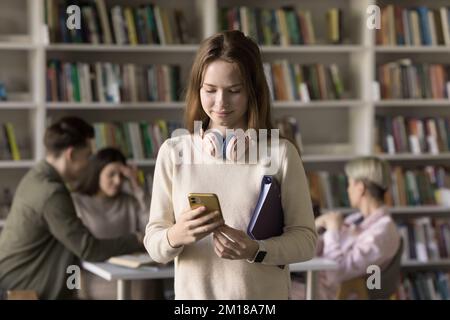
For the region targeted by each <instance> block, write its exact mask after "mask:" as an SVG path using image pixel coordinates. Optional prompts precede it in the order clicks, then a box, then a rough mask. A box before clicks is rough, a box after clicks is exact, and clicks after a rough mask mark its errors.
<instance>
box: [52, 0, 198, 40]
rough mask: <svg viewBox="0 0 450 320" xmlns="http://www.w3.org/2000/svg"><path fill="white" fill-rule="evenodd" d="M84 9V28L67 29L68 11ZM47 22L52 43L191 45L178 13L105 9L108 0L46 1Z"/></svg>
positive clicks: (149, 6) (162, 9)
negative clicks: (74, 7)
mask: <svg viewBox="0 0 450 320" xmlns="http://www.w3.org/2000/svg"><path fill="white" fill-rule="evenodd" d="M70 5H78V6H79V7H80V8H81V28H80V29H76V28H75V29H73V30H70V29H69V28H67V26H66V20H67V13H66V9H67V8H68V7H69V6H70ZM45 19H46V20H45V21H46V24H47V26H48V29H49V37H50V41H51V42H62V43H92V44H100V43H102V44H113V43H114V44H119V45H137V44H161V45H166V44H183V43H192V42H193V40H192V38H191V36H190V35H189V34H188V27H187V21H186V19H185V16H184V14H183V12H182V11H181V10H179V9H171V8H165V7H161V6H159V5H156V4H145V5H140V6H133V7H132V6H120V5H114V6H112V7H111V8H108V7H107V6H106V2H105V0H92V1H89V2H86V1H59V0H46V3H45Z"/></svg>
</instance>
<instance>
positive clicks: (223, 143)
mask: <svg viewBox="0 0 450 320" xmlns="http://www.w3.org/2000/svg"><path fill="white" fill-rule="evenodd" d="M200 134H201V137H202V149H203V151H205V152H207V153H208V154H210V155H211V156H213V157H215V158H219V159H227V160H230V161H236V160H237V159H238V150H237V148H238V142H239V139H245V140H244V145H245V149H244V150H245V152H244V154H245V153H246V152H247V150H248V147H249V144H250V141H251V140H252V139H251V137H250V135H248V134H247V133H244V135H243V136H241V135H236V134H235V133H228V132H227V134H226V136H225V137H224V136H223V135H222V132H220V130H219V129H208V130H207V132H206V133H205V132H204V131H203V129H201V130H200ZM240 157H242V155H240V156H239V158H240Z"/></svg>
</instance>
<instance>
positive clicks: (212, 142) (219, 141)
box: [203, 129, 223, 158]
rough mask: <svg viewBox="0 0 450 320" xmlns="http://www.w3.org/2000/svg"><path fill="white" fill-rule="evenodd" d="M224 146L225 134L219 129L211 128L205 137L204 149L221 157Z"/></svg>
mask: <svg viewBox="0 0 450 320" xmlns="http://www.w3.org/2000/svg"><path fill="white" fill-rule="evenodd" d="M222 148H223V136H222V133H221V132H220V131H219V130H217V129H211V130H210V132H208V133H207V134H205V135H204V137H203V150H205V151H206V152H207V153H208V154H210V155H211V156H213V157H216V158H221V157H222Z"/></svg>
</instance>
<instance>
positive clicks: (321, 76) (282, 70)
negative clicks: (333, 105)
mask: <svg viewBox="0 0 450 320" xmlns="http://www.w3.org/2000/svg"><path fill="white" fill-rule="evenodd" d="M264 72H265V75H266V78H267V82H268V84H269V90H270V92H271V96H272V99H273V100H289V101H294V100H299V101H302V102H309V101H310V100H332V99H342V98H343V97H344V95H345V93H344V85H343V81H342V78H341V74H340V71H339V67H338V66H337V65H336V64H330V65H327V66H326V65H323V64H312V65H301V64H299V63H290V62H288V61H287V60H285V59H283V60H278V61H274V62H272V63H264Z"/></svg>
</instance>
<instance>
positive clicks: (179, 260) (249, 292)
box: [144, 31, 317, 299]
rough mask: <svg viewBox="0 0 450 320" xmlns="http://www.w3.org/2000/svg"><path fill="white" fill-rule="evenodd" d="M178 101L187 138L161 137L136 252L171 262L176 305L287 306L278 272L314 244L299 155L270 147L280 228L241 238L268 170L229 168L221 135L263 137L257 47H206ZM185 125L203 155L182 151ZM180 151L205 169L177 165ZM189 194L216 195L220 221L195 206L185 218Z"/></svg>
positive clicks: (285, 272) (223, 39) (220, 38)
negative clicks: (246, 302)
mask: <svg viewBox="0 0 450 320" xmlns="http://www.w3.org/2000/svg"><path fill="white" fill-rule="evenodd" d="M186 103H187V108H186V115H185V120H186V123H185V125H186V128H187V129H188V130H189V132H190V134H185V135H181V136H178V137H174V138H171V139H168V140H167V141H166V142H165V143H164V144H163V145H162V146H161V148H160V150H159V153H158V157H157V160H156V167H155V174H154V185H153V192H152V201H151V207H150V220H149V223H148V225H147V227H146V234H145V238H144V244H145V247H146V248H147V250H148V252H149V254H150V256H151V257H152V258H153V259H154V260H156V261H158V262H161V263H167V262H169V261H171V260H174V259H175V274H176V276H175V298H176V299H288V297H289V291H290V276H289V268H288V267H284V268H280V267H279V266H280V265H287V264H290V263H294V262H299V261H305V260H309V259H311V258H312V257H313V256H314V253H315V245H316V238H317V237H316V232H315V226H314V219H313V213H312V208H311V198H310V195H309V190H308V186H307V182H306V176H305V172H304V169H303V165H302V161H301V158H300V155H299V154H298V152H297V150H296V148H295V147H294V145H293V144H292V143H290V142H289V141H287V140H286V139H280V141H279V147H278V148H270V154H271V159H272V158H273V155H274V154H275V153H277V154H278V155H279V159H280V163H279V166H278V167H277V171H276V174H273V176H275V178H276V179H277V181H278V182H279V184H280V186H281V202H282V207H283V211H284V229H283V233H282V235H280V236H277V237H272V238H269V239H266V240H262V241H255V240H252V239H251V238H250V237H249V236H248V235H247V233H246V230H247V226H248V224H249V221H250V218H251V215H252V213H253V210H254V209H255V206H256V203H257V201H258V196H259V192H260V186H261V181H262V178H263V176H264V175H265V174H268V173H270V171H269V168H268V167H267V163H266V162H264V161H258V162H257V163H250V161H249V162H246V161H244V163H238V161H237V160H238V159H239V156H238V155H236V154H234V153H233V152H232V151H233V150H234V147H233V145H232V142H230V141H233V140H232V139H231V140H230V139H228V138H229V136H228V135H226V130H229V129H242V130H244V131H246V130H248V129H255V130H259V129H272V125H271V119H270V98H269V89H268V86H267V82H266V78H265V76H264V71H263V65H262V60H261V54H260V51H259V48H258V46H257V45H256V44H255V43H254V42H253V41H252V40H250V38H248V37H246V36H244V34H243V33H241V32H239V31H227V32H222V33H218V34H216V35H214V36H212V37H210V38H208V39H206V40H205V41H204V42H203V43H202V44H201V47H200V49H199V51H198V53H197V56H196V58H195V61H194V64H193V67H192V70H191V75H190V80H189V85H188V89H187V97H186ZM194 121H201V123H202V128H203V129H204V131H206V132H203V131H202V133H201V136H200V139H202V146H205V147H204V148H200V149H199V148H197V147H195V145H194V144H191V142H192V141H193V140H195V137H194ZM213 129H214V130H215V131H214V130H213ZM208 131H209V132H215V133H214V134H212V135H211V134H209V133H208V134H207V132H208ZM268 131H269V132H268V133H269V134H270V130H268ZM234 141H236V140H234ZM240 141H244V140H240ZM271 141H272V140H271ZM227 142H228V144H227ZM245 143H246V146H247V149H248V140H245ZM257 143H258V144H260V143H261V141H260V140H257ZM230 144H231V147H230ZM180 145H181V146H183V147H185V146H186V145H188V146H190V148H191V151H192V153H193V154H194V156H195V155H199V154H201V156H203V158H206V159H207V162H206V163H196V162H191V163H189V162H185V161H181V162H180V161H177V159H178V160H179V156H180V152H179V149H178V147H180ZM272 145H274V144H272V143H271V144H270V146H269V147H271V146H272ZM258 146H260V145H258ZM183 150H185V149H183ZM238 150H239V147H238ZM224 157H225V158H226V159H225V158H224ZM194 158H195V157H194ZM224 160H227V161H224ZM258 160H261V159H258ZM189 193H215V194H217V195H218V198H219V201H220V205H221V209H222V214H223V219H222V218H221V216H220V215H219V213H218V212H211V213H207V214H205V208H204V207H200V208H197V209H195V210H191V209H190V207H189V202H188V194H189Z"/></svg>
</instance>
